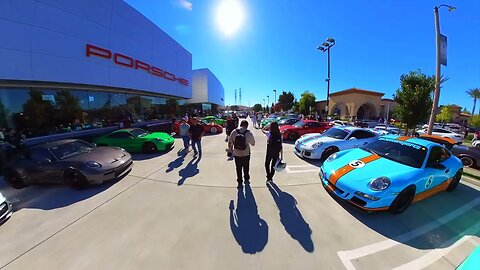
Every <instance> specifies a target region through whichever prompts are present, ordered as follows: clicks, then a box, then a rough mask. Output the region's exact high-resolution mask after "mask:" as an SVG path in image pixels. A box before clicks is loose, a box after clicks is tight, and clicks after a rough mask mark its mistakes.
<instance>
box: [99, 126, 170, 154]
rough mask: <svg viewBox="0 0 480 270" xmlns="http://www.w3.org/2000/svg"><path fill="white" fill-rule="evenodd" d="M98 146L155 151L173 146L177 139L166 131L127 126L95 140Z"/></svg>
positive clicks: (147, 151)
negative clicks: (150, 130)
mask: <svg viewBox="0 0 480 270" xmlns="http://www.w3.org/2000/svg"><path fill="white" fill-rule="evenodd" d="M93 142H94V143H96V144H97V145H98V146H117V147H121V148H124V149H125V150H127V151H128V152H143V153H154V152H157V151H166V150H170V149H172V148H173V145H174V142H175V139H174V138H173V137H172V136H170V135H169V134H167V133H165V132H153V133H149V132H148V131H146V130H143V129H141V128H125V129H119V130H115V131H113V132H110V133H107V134H104V135H102V136H100V137H97V138H95V139H94V140H93Z"/></svg>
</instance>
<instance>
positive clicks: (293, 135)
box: [288, 132, 300, 141]
mask: <svg viewBox="0 0 480 270" xmlns="http://www.w3.org/2000/svg"><path fill="white" fill-rule="evenodd" d="M298 137H300V136H299V135H298V133H297V132H290V134H288V139H289V140H291V141H296V140H297V139H298Z"/></svg>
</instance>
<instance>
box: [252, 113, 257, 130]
mask: <svg viewBox="0 0 480 270" xmlns="http://www.w3.org/2000/svg"><path fill="white" fill-rule="evenodd" d="M251 118H252V124H253V127H254V128H257V116H256V115H255V113H253V114H252V117H251Z"/></svg>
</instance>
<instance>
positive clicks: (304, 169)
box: [285, 165, 319, 173]
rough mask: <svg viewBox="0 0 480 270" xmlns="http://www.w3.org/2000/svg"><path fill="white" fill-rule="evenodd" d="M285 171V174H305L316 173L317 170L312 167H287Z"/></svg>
mask: <svg viewBox="0 0 480 270" xmlns="http://www.w3.org/2000/svg"><path fill="white" fill-rule="evenodd" d="M285 171H286V172H287V173H307V172H318V171H319V168H318V167H316V166H314V165H287V167H286V168H285Z"/></svg>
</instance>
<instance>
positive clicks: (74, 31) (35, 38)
mask: <svg viewBox="0 0 480 270" xmlns="http://www.w3.org/2000/svg"><path fill="white" fill-rule="evenodd" d="M0 36H1V37H2V42H0V59H2V61H0V80H27V81H44V82H62V83H79V84H91V85H99V86H108V87H119V88H129V89H134V90H143V91H149V92H154V93H161V94H167V95H173V96H179V97H183V98H190V97H191V96H192V87H191V85H192V81H191V80H192V56H191V54H190V53H189V52H188V51H187V50H185V49H184V48H183V47H181V46H180V45H179V44H178V43H177V42H176V41H175V40H173V39H172V38H170V37H169V36H168V35H167V34H166V33H165V32H163V31H162V30H161V29H160V28H158V27H157V26H155V25H154V24H153V23H152V22H151V21H149V20H148V19H146V18H145V17H144V16H143V15H142V14H140V13H139V12H137V11H136V10H135V9H133V8H132V7H130V6H129V5H128V4H126V3H125V2H124V1H122V0H101V1H99V0H81V1H76V0H2V1H0ZM87 44H91V45H94V46H98V47H101V48H104V49H107V50H109V51H111V52H112V54H113V53H120V54H123V55H126V56H129V57H131V58H133V59H138V60H140V61H142V62H145V63H147V64H149V65H150V66H155V67H157V68H159V69H162V70H165V71H168V72H170V73H172V74H175V76H176V77H179V78H184V79H186V80H188V86H186V85H183V84H181V83H179V81H170V80H167V79H165V78H162V77H158V76H154V75H152V74H151V73H149V72H147V71H145V70H142V69H134V68H130V67H125V66H121V65H118V64H116V63H114V61H113V55H112V59H105V58H101V57H98V56H90V57H87V55H86V45H87Z"/></svg>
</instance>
